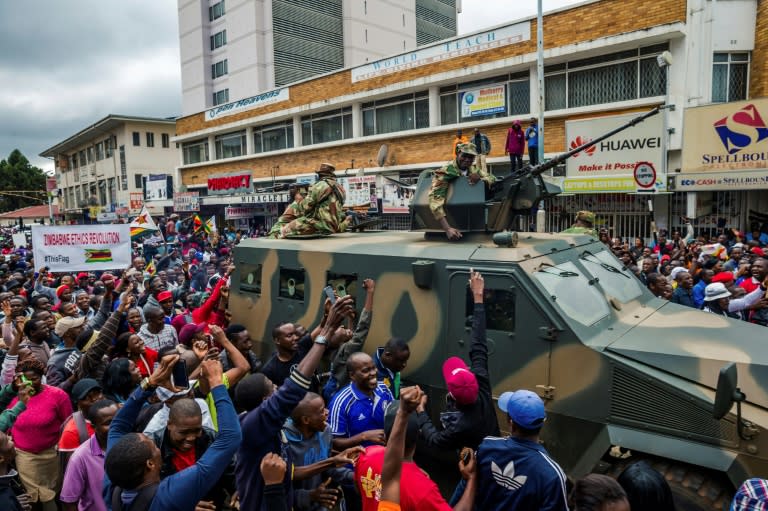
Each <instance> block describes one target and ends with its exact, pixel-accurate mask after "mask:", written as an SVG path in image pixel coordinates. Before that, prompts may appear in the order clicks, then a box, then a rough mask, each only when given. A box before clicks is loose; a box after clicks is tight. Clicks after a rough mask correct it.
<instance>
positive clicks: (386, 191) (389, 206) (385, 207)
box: [381, 175, 414, 213]
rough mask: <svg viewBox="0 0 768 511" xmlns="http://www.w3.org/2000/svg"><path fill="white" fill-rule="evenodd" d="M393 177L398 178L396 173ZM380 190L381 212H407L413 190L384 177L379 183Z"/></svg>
mask: <svg viewBox="0 0 768 511" xmlns="http://www.w3.org/2000/svg"><path fill="white" fill-rule="evenodd" d="M393 177H394V178H395V179H398V178H399V176H398V175H395V176H393ZM381 192H382V195H381V211H382V213H409V209H408V206H410V205H411V199H413V193H414V192H413V190H411V189H410V188H406V187H404V186H400V185H398V184H397V183H393V182H392V181H390V180H388V179H386V178H384V179H383V180H382V183H381Z"/></svg>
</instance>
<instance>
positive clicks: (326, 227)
mask: <svg viewBox="0 0 768 511" xmlns="http://www.w3.org/2000/svg"><path fill="white" fill-rule="evenodd" d="M345 198H346V192H345V191H344V188H343V187H342V186H341V185H339V184H338V183H337V182H336V177H335V176H332V175H327V174H325V175H320V180H319V181H317V182H316V183H314V184H313V185H312V186H311V187H310V189H309V192H307V196H306V197H304V200H303V201H301V202H300V203H298V204H296V210H295V212H296V218H295V219H294V220H291V221H290V222H288V223H287V224H286V225H285V226H284V227H283V228H282V234H281V236H280V237H283V238H288V237H291V236H307V235H312V234H333V233H337V232H343V231H344V230H346V228H347V222H346V220H345V215H344V210H343V209H342V206H343V205H344V200H345ZM294 204H295V203H294Z"/></svg>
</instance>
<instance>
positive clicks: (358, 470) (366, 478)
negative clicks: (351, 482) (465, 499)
mask: <svg viewBox="0 0 768 511" xmlns="http://www.w3.org/2000/svg"><path fill="white" fill-rule="evenodd" d="M385 451H386V448H385V447H383V446H380V445H374V446H371V447H366V449H365V452H364V453H363V454H362V455H361V456H360V459H358V460H357V465H356V466H355V484H356V485H357V489H358V490H359V491H360V495H361V496H362V499H363V511H376V510H377V509H378V507H379V499H380V498H381V467H382V466H383V465H384V452H385ZM400 509H402V510H403V511H422V510H432V509H434V510H438V511H450V510H451V509H452V508H451V506H449V505H448V503H447V502H446V501H445V499H443V496H442V495H441V494H440V490H438V489H437V485H436V484H435V482H434V481H433V480H432V479H430V478H429V476H428V475H427V474H426V473H425V472H424V471H423V470H421V469H420V468H419V467H418V465H416V463H414V462H412V461H406V462H403V471H402V474H401V477H400Z"/></svg>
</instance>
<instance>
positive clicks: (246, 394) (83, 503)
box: [0, 212, 768, 511]
mask: <svg viewBox="0 0 768 511" xmlns="http://www.w3.org/2000/svg"><path fill="white" fill-rule="evenodd" d="M585 213H586V212H585ZM579 218H581V220H582V221H584V222H587V223H589V221H590V220H591V221H594V216H590V215H589V214H581V215H580V217H579ZM168 221H169V222H173V221H174V220H173V219H169V220H168ZM585 226H586V227H585V228H588V227H590V226H588V225H586V224H585ZM691 231H692V228H691V229H689V230H688V232H686V233H684V235H683V234H681V233H678V232H674V233H672V237H671V238H670V239H667V236H666V233H660V235H659V238H658V240H657V242H656V243H654V244H652V245H651V246H645V244H644V243H643V241H642V240H640V239H638V240H636V241H635V243H634V244H633V245H632V246H629V245H628V244H626V243H623V242H622V240H619V239H610V238H609V237H608V236H607V233H606V232H600V234H599V235H600V238H601V240H602V241H603V242H605V243H606V244H608V245H609V246H610V247H611V248H612V250H613V251H614V252H615V253H616V255H617V256H618V257H619V258H620V259H621V260H622V261H623V262H624V264H625V265H626V266H627V267H630V268H632V269H633V271H635V272H636V273H637V275H638V278H639V279H640V280H641V281H642V282H643V283H645V284H647V285H648V287H649V289H650V290H651V291H652V292H653V293H654V294H657V296H663V297H665V298H667V299H670V300H672V301H677V302H678V303H682V304H684V305H688V306H691V307H703V308H704V309H705V310H709V311H710V312H712V313H717V314H723V315H728V316H733V317H739V318H741V319H743V320H745V321H752V322H755V323H760V324H765V323H764V322H763V321H764V320H763V317H764V316H763V314H764V312H765V309H766V308H767V307H768V301H767V300H766V299H765V298H764V296H765V285H766V284H767V283H768V279H767V278H766V273H767V272H768V266H767V265H766V259H765V258H764V253H763V252H762V250H763V247H764V246H765V242H766V241H768V239H764V238H766V236H764V235H763V234H762V233H761V232H760V231H759V230H756V231H754V232H751V233H746V234H742V233H738V232H736V231H734V232H732V233H731V234H730V235H728V234H725V235H721V236H719V237H718V238H717V239H704V238H695V237H693V234H692V232H691ZM166 234H168V233H166ZM179 234H182V233H179V231H176V232H171V233H170V236H175V239H174V241H173V242H171V247H170V248H169V250H168V253H167V254H160V253H153V252H152V251H151V250H150V251H147V252H145V253H143V254H139V253H138V252H137V253H136V257H135V258H134V259H133V263H132V265H131V267H130V268H126V269H124V270H121V271H105V272H95V273H87V272H75V273H71V274H70V273H63V274H56V275H53V274H50V273H49V272H48V270H47V268H45V267H38V268H37V269H35V264H34V260H33V257H32V252H31V251H29V250H28V249H26V248H23V247H19V248H16V247H13V246H7V247H5V248H9V249H10V250H4V252H5V254H3V255H0V325H1V330H2V338H1V339H2V340H1V341H0V348H1V349H2V351H1V352H0V356H2V369H1V371H0V380H2V381H1V382H0V384H1V385H2V387H0V411H1V413H0V509H3V510H6V509H7V510H14V511H15V510H22V509H24V510H28V509H35V510H46V511H47V510H54V509H63V510H66V511H73V510H83V511H84V510H96V511H99V510H107V509H111V510H114V511H123V510H124V511H143V510H167V509H179V510H195V511H203V510H215V509H230V508H238V509H243V510H249V511H250V510H261V509H269V510H273V509H274V510H281V509H286V510H287V509H296V510H310V511H320V510H325V509H328V510H330V509H346V510H364V511H371V510H376V509H407V510H425V509H459V510H469V509H513V510H514V509H519V510H527V509H553V510H565V509H573V510H578V511H586V510H599V509H609V508H610V509H630V507H631V509H635V510H638V509H640V510H643V509H654V511H656V510H659V511H661V510H666V509H673V508H674V505H673V503H672V498H671V495H672V494H671V490H670V488H669V486H668V485H667V483H666V481H665V479H664V478H663V476H661V475H660V474H659V473H658V472H656V471H655V470H654V469H653V468H652V467H651V466H650V465H648V464H645V463H642V462H641V463H636V464H633V465H630V466H629V468H627V469H626V470H625V471H624V473H623V474H622V476H621V477H619V478H618V480H614V479H612V478H610V477H607V476H604V475H599V474H590V475H588V476H586V477H584V478H582V479H579V480H577V481H575V482H569V481H568V479H567V478H566V476H565V474H564V472H563V471H562V469H561V468H560V467H559V465H558V464H557V461H556V460H555V459H553V458H552V457H551V456H550V455H549V453H547V451H546V449H545V448H544V447H543V446H542V445H541V443H540V442H539V434H540V431H541V429H542V427H546V426H545V419H546V415H547V413H546V409H545V406H544V403H543V401H542V399H541V398H540V397H539V396H538V395H537V394H536V393H535V392H532V391H530V390H526V389H520V390H516V391H510V392H504V393H503V394H502V395H501V396H499V398H498V400H494V398H493V396H492V391H491V375H490V374H489V371H488V347H487V345H486V334H485V325H486V321H485V304H484V303H483V302H484V296H485V293H484V281H483V278H482V275H480V273H477V272H472V273H471V276H470V279H469V282H468V288H469V290H470V291H471V296H472V297H473V301H474V310H473V314H472V337H471V344H470V350H469V363H467V362H465V361H464V360H462V359H461V358H458V357H451V358H449V359H447V360H446V361H445V362H444V364H443V367H442V373H443V378H444V383H445V387H446V388H447V391H448V396H447V399H446V402H445V404H441V406H440V408H441V409H442V412H441V413H440V415H439V423H436V422H433V417H432V416H430V414H429V413H428V411H427V397H426V394H425V393H424V392H423V391H422V390H421V389H420V388H419V387H415V386H404V385H403V382H402V380H401V372H402V371H403V370H404V369H405V368H406V366H407V364H408V360H409V358H410V349H409V346H408V343H407V342H406V340H403V339H400V338H392V339H389V340H387V341H386V342H383V344H382V345H381V346H380V347H378V349H376V350H375V351H374V352H373V353H372V355H369V354H368V353H366V352H364V351H362V350H363V346H364V345H365V342H366V340H367V337H368V332H369V328H370V324H371V320H372V317H373V314H374V307H373V304H374V295H375V292H376V283H375V281H374V280H371V279H366V280H364V282H363V289H364V291H365V296H364V301H363V302H362V303H361V304H358V305H360V306H361V310H360V313H359V315H358V314H357V313H356V304H354V303H353V299H352V297H350V296H343V297H336V299H335V300H333V301H331V300H330V299H328V300H326V302H325V303H324V304H323V310H322V311H318V312H319V314H318V316H322V320H321V322H320V323H319V324H317V325H298V324H294V323H290V322H286V323H280V324H277V325H275V326H274V328H273V330H272V341H273V342H274V346H275V349H274V352H273V353H272V355H271V356H270V357H269V358H268V359H267V360H263V361H262V360H261V359H260V358H259V357H258V356H256V354H255V353H254V352H253V351H252V347H253V341H252V339H251V336H250V333H249V332H248V330H247V328H246V327H245V326H243V325H242V324H241V323H240V322H239V319H240V318H236V317H232V315H231V314H230V312H229V307H228V303H229V290H230V287H229V286H230V275H231V274H232V272H233V271H234V265H233V259H232V257H231V255H232V248H233V245H234V243H236V242H237V241H238V240H237V239H236V237H227V236H220V237H219V236H216V235H214V236H212V237H210V238H204V239H203V238H200V237H197V238H196V237H194V236H190V237H189V238H187V239H185V238H184V236H183V235H182V236H180V235H179ZM170 236H169V237H170ZM172 239H173V238H172ZM740 294H741V295H744V296H743V297H740V296H739V295H740ZM758 295H759V296H758ZM755 296H757V298H754V297H755ZM697 300H699V302H697ZM745 304H746V305H745ZM377 341H379V340H377ZM326 364H327V365H326ZM326 368H327V369H328V371H324V369H326ZM497 410H500V411H501V412H502V416H504V417H506V422H505V423H504V424H501V428H500V424H499V423H498V420H497ZM501 430H504V431H509V432H510V434H509V436H506V437H502V436H501V435H500V432H501ZM417 444H418V445H422V446H424V447H427V448H433V449H439V450H442V451H444V452H451V453H455V455H456V460H457V461H456V463H457V465H456V470H455V482H456V484H455V489H454V490H453V491H452V492H451V495H450V498H449V499H447V500H446V499H445V498H444V496H443V494H442V493H441V492H440V489H439V488H438V486H437V484H436V483H435V482H434V481H433V480H432V479H430V478H429V476H428V475H426V473H425V472H424V471H423V470H422V469H421V468H420V467H419V466H418V465H417V464H416V463H415V462H414V453H415V450H416V447H417ZM766 488H768V486H766V483H765V481H762V480H750V481H747V482H746V483H745V486H743V487H742V488H741V489H740V490H739V493H737V496H736V498H735V500H734V505H735V506H736V507H734V508H733V509H758V508H757V507H749V506H750V505H752V504H750V503H752V502H758V501H760V499H763V501H764V499H765V496H766V494H767V492H766V491H765V489H766ZM444 489H445V488H444ZM739 502H741V503H743V504H739ZM739 506H741V507H739Z"/></svg>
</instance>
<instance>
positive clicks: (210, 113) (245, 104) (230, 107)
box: [205, 87, 289, 121]
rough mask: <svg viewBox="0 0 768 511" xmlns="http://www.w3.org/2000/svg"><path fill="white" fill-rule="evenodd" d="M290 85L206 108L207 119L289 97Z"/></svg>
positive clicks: (277, 101)
mask: <svg viewBox="0 0 768 511" xmlns="http://www.w3.org/2000/svg"><path fill="white" fill-rule="evenodd" d="M288 97H289V96H288V87H285V88H283V89H275V90H271V91H269V92H265V93H263V94H259V95H257V96H251V97H250V98H245V99H241V100H239V101H233V102H232V103H227V104H225V105H219V106H217V107H214V108H211V109H210V110H206V112H205V120H206V121H212V120H214V119H218V118H219V117H224V116H225V115H232V114H236V113H240V112H243V111H245V110H251V109H252V108H259V107H262V106H266V105H271V104H273V103H279V102H281V101H286V100H287V99H288Z"/></svg>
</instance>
